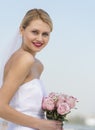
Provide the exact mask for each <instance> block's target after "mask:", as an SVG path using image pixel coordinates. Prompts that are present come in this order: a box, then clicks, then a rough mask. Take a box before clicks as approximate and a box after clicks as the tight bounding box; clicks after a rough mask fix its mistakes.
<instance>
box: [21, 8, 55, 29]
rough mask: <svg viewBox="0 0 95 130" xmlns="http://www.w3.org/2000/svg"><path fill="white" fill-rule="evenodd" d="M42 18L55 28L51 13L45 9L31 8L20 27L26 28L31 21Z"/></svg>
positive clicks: (51, 27)
mask: <svg viewBox="0 0 95 130" xmlns="http://www.w3.org/2000/svg"><path fill="white" fill-rule="evenodd" d="M37 19H41V20H42V21H43V22H45V23H47V24H48V25H49V27H50V29H51V31H52V30H53V23H52V20H51V18H50V16H49V14H48V13H47V12H46V11H44V10H43V9H31V10H29V11H28V12H27V13H26V15H25V16H24V18H23V20H22V22H21V25H20V27H22V28H24V29H25V28H26V27H27V26H28V25H29V24H30V22H31V21H33V20H37Z"/></svg>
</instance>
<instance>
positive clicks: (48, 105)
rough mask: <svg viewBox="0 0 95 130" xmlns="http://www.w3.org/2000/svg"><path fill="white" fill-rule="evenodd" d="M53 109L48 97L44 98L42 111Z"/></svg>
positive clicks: (53, 105)
mask: <svg viewBox="0 0 95 130" xmlns="http://www.w3.org/2000/svg"><path fill="white" fill-rule="evenodd" d="M54 107H55V104H54V100H53V99H52V98H50V97H46V98H44V99H43V102H42V109H43V110H50V111H51V110H53V109H54Z"/></svg>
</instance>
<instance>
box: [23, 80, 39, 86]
mask: <svg viewBox="0 0 95 130" xmlns="http://www.w3.org/2000/svg"><path fill="white" fill-rule="evenodd" d="M35 80H37V81H40V79H38V78H34V79H32V80H30V81H28V82H25V83H23V84H22V85H21V86H23V85H25V84H28V83H31V82H34V81H35Z"/></svg>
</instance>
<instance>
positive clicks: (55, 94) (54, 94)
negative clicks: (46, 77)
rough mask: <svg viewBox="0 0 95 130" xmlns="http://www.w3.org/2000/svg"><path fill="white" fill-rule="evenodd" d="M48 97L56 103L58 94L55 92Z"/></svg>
mask: <svg viewBox="0 0 95 130" xmlns="http://www.w3.org/2000/svg"><path fill="white" fill-rule="evenodd" d="M49 97H50V98H52V99H53V100H54V101H55V102H56V101H57V99H58V94H57V93H55V92H51V93H50V94H49Z"/></svg>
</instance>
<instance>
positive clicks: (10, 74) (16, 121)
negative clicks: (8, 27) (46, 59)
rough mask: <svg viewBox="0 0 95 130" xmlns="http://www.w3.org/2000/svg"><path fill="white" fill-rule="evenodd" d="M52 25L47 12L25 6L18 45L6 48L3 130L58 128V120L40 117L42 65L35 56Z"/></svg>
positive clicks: (0, 107)
mask: <svg viewBox="0 0 95 130" xmlns="http://www.w3.org/2000/svg"><path fill="white" fill-rule="evenodd" d="M52 26H53V25H52V21H51V18H50V16H49V15H48V13H47V12H45V11H44V10H42V9H32V10H29V11H28V12H27V13H26V15H25V16H24V18H23V20H22V22H21V24H20V28H19V32H20V36H21V39H22V42H21V46H20V47H19V48H18V49H17V50H16V51H15V52H14V53H13V54H11V52H10V54H11V56H10V57H9V58H8V60H7V61H6V64H5V66H3V68H4V73H3V78H2V84H1V88H0V117H1V118H3V119H5V120H8V122H9V123H8V129H7V130H36V129H37V130H61V129H62V126H61V125H62V123H61V122H58V121H50V120H46V119H45V118H44V113H43V111H42V109H41V103H42V99H43V97H44V96H45V89H44V86H43V83H42V81H41V79H40V76H41V73H42V71H43V65H42V63H41V62H40V61H39V60H38V59H37V58H36V54H37V52H39V51H41V50H42V49H43V48H44V47H45V46H46V45H47V44H48V41H49V38H50V33H51V31H52V28H53V27H52ZM15 44H16V43H15ZM9 46H10V45H9ZM14 47H15V45H14ZM0 82H1V81H0Z"/></svg>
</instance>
